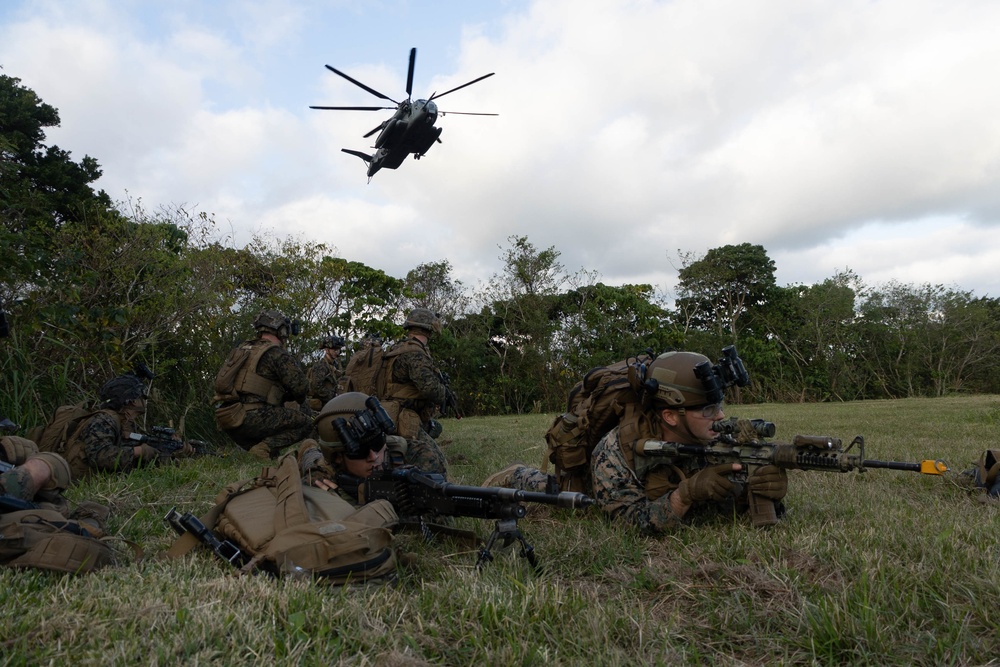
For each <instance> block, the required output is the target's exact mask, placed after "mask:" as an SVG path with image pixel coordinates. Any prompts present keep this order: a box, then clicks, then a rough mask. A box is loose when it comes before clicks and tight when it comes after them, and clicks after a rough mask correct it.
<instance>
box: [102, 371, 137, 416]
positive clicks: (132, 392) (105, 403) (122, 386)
mask: <svg viewBox="0 0 1000 667" xmlns="http://www.w3.org/2000/svg"><path fill="white" fill-rule="evenodd" d="M99 396H100V399H101V407H105V408H111V409H112V410H120V409H121V408H122V406H123V405H125V404H126V403H128V402H129V401H134V400H135V399H137V398H146V385H144V384H143V383H142V380H140V379H139V378H138V377H136V376H135V375H134V374H132V373H125V374H124V375H119V376H118V377H116V378H114V379H113V380H108V382H106V383H105V384H104V386H103V387H101V392H100V394H99Z"/></svg>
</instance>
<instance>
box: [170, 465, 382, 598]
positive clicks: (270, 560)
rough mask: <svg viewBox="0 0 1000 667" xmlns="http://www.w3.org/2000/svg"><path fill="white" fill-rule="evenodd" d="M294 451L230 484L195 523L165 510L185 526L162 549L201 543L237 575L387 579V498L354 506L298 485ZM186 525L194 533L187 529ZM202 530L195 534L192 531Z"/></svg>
mask: <svg viewBox="0 0 1000 667" xmlns="http://www.w3.org/2000/svg"><path fill="white" fill-rule="evenodd" d="M300 475H301V473H300V472H299V465H298V461H297V459H296V456H295V454H288V455H286V456H285V457H283V458H282V459H281V461H280V463H279V464H278V467H277V468H265V469H264V471H263V473H262V474H261V476H260V477H257V478H255V479H250V480H243V481H241V482H236V483H234V484H230V485H229V486H227V487H226V488H225V489H223V490H222V491H221V492H220V493H219V495H218V496H217V497H216V499H215V502H216V505H215V507H214V508H212V510H211V511H209V513H208V514H206V515H205V516H204V517H202V518H201V519H200V520H197V519H194V520H192V519H193V517H191V516H190V515H182V516H179V515H176V513H175V512H173V511H172V512H171V515H174V516H176V517H177V519H176V524H178V525H175V521H174V520H172V519H170V516H171V515H168V520H170V521H171V524H172V525H174V528H175V529H177V530H185V531H187V532H184V533H183V534H182V535H181V536H180V537H179V538H178V539H177V540H176V541H175V542H174V544H173V545H172V546H171V548H170V550H169V551H168V552H167V555H168V557H172V558H177V557H180V556H182V555H184V554H186V553H188V552H189V551H190V550H191V549H193V548H194V547H195V546H196V545H197V544H198V542H199V541H200V542H203V543H205V544H206V545H207V546H209V547H211V548H212V550H213V551H215V553H216V554H217V555H219V556H220V557H222V558H223V559H225V560H227V561H229V562H230V563H232V564H233V565H235V566H237V567H239V568H240V570H239V571H240V573H241V574H248V573H251V572H253V571H254V570H257V569H260V570H263V571H265V572H268V573H271V574H274V575H278V576H281V575H289V574H292V575H297V574H309V575H314V576H316V577H321V578H322V579H323V580H324V581H326V582H329V583H334V584H344V583H348V582H352V583H354V582H359V581H363V580H366V579H376V578H391V577H392V576H394V574H395V571H396V555H395V552H394V551H393V549H392V533H391V531H390V528H391V527H393V526H395V525H396V523H397V522H398V517H397V516H396V512H395V510H394V509H393V508H392V505H390V504H389V503H388V501H375V502H371V503H368V504H367V505H365V506H363V507H361V508H360V509H356V508H355V507H353V506H352V505H351V504H350V503H348V502H347V501H346V500H344V499H343V498H341V497H340V496H339V495H337V494H335V493H331V492H329V491H325V490H322V489H318V488H316V487H312V486H306V487H303V486H302V481H301V477H300ZM192 529H193V530H192ZM201 529H206V531H208V532H206V533H203V534H202V535H201V536H200V537H199V536H198V535H197V534H196V533H197V532H198V531H199V530H201Z"/></svg>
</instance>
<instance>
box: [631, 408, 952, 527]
mask: <svg viewBox="0 0 1000 667" xmlns="http://www.w3.org/2000/svg"><path fill="white" fill-rule="evenodd" d="M712 430H714V431H715V432H716V433H718V434H719V438H718V440H715V441H713V442H712V443H710V444H708V445H684V444H679V443H675V442H662V441H659V440H647V441H645V442H644V443H643V442H640V443H639V444H638V445H637V446H636V450H635V451H636V453H637V454H639V455H642V456H666V457H672V458H673V457H682V456H687V457H694V458H696V459H697V460H699V461H700V462H702V464H704V465H706V466H710V465H719V464H723V463H742V464H743V470H742V471H740V472H738V473H734V475H733V478H732V479H733V481H735V482H738V483H740V484H743V483H745V482H746V480H747V479H748V477H749V475H750V472H751V471H752V469H754V468H757V467H761V466H767V465H773V466H777V467H779V468H785V469H794V470H818V471H821V472H850V471H852V470H857V471H858V472H861V473H863V472H864V471H865V470H867V469H868V468H888V469H890V470H906V471H909V472H919V473H921V474H924V475H943V474H944V473H945V472H947V471H948V466H947V465H945V463H944V462H943V461H941V460H923V461H920V462H915V463H912V462H906V461H878V460H873V459H867V458H865V439H864V437H863V436H860V435H858V436H856V437H855V438H854V440H852V441H851V444H849V445H848V446H847V447H846V448H845V447H843V443H842V441H841V439H840V438H834V437H831V436H827V435H796V436H795V437H793V438H792V441H791V442H790V443H780V442H767V441H765V440H764V438H770V437H773V436H774V433H775V426H774V424H773V423H772V422H769V421H764V420H763V419H737V418H736V417H732V418H730V419H722V420H719V421H716V422H713V423H712ZM855 446H857V449H856V450H854V447H855ZM852 450H854V451H855V452H857V453H851V452H852ZM747 500H748V502H749V503H750V517H751V519H752V521H753V524H754V525H755V526H769V525H772V524H775V523H777V522H778V517H777V514H776V511H775V502H776V501H773V500H770V499H768V498H758V497H756V496H755V495H754V494H751V493H748V494H747Z"/></svg>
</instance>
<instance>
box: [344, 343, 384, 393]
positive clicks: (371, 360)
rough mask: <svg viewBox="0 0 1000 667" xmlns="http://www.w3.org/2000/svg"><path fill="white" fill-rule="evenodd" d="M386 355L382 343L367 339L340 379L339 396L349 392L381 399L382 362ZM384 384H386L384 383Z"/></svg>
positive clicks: (350, 360) (352, 357) (352, 356)
mask: <svg viewBox="0 0 1000 667" xmlns="http://www.w3.org/2000/svg"><path fill="white" fill-rule="evenodd" d="M384 355H385V348H384V347H382V342H381V341H379V340H378V339H376V338H366V339H365V340H363V341H362V342H361V347H359V348H358V350H357V351H356V352H355V353H354V354H352V355H351V358H350V359H349V360H348V361H347V367H346V368H344V374H343V376H341V378H340V382H339V384H338V387H337V393H338V394H346V393H347V392H349V391H360V392H361V393H362V394H368V395H369V396H378V397H380V398H381V394H380V392H381V390H382V388H383V387H381V386H379V385H380V380H381V377H380V375H381V371H382V360H383V356H384ZM382 384H384V383H382Z"/></svg>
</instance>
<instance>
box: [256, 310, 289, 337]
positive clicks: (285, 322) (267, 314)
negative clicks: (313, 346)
mask: <svg viewBox="0 0 1000 667" xmlns="http://www.w3.org/2000/svg"><path fill="white" fill-rule="evenodd" d="M253 328H254V329H256V330H257V331H258V332H260V331H266V332H268V333H272V334H274V335H275V336H277V337H278V338H280V339H282V340H285V339H286V338H288V336H289V334H291V333H292V321H291V320H289V319H288V318H287V317H285V315H283V314H281V313H280V312H278V311H277V310H262V311H260V314H259V315H257V319H255V320H254V321H253Z"/></svg>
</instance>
